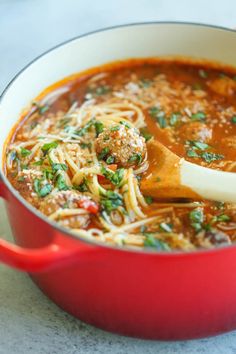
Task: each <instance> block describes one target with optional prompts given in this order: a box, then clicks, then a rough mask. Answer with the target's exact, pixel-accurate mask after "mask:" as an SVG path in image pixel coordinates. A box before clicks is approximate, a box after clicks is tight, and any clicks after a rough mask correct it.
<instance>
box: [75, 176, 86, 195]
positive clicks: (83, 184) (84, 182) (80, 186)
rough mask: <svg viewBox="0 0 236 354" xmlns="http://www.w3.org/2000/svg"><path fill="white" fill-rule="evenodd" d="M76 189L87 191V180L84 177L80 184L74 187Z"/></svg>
mask: <svg viewBox="0 0 236 354" xmlns="http://www.w3.org/2000/svg"><path fill="white" fill-rule="evenodd" d="M76 189H78V191H80V192H87V191H88V182H87V180H86V179H85V178H84V179H83V181H82V182H81V183H80V185H79V186H77V187H76Z"/></svg>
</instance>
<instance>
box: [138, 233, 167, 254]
mask: <svg viewBox="0 0 236 354" xmlns="http://www.w3.org/2000/svg"><path fill="white" fill-rule="evenodd" d="M144 235H145V236H146V239H145V240H144V246H145V247H151V248H155V249H157V250H160V251H169V250H170V247H169V246H168V245H167V244H166V243H165V242H164V241H161V240H158V239H157V238H155V237H154V234H153V233H148V232H147V233H144Z"/></svg>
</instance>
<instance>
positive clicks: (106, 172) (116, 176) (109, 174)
mask: <svg viewBox="0 0 236 354" xmlns="http://www.w3.org/2000/svg"><path fill="white" fill-rule="evenodd" d="M124 171H125V170H124V168H119V169H118V170H116V172H113V171H112V170H110V169H107V168H105V167H104V166H102V167H101V173H102V175H103V176H104V177H105V178H107V179H108V180H109V181H110V182H111V183H112V184H114V185H115V186H120V184H121V182H122V179H123V177H124Z"/></svg>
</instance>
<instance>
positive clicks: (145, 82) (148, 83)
mask: <svg viewBox="0 0 236 354" xmlns="http://www.w3.org/2000/svg"><path fill="white" fill-rule="evenodd" d="M151 84H152V81H151V80H149V79H141V80H140V86H141V87H144V88H148V87H150V86H151Z"/></svg>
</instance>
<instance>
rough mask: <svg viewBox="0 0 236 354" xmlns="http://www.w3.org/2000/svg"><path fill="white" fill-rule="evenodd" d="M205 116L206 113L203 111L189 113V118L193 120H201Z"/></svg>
mask: <svg viewBox="0 0 236 354" xmlns="http://www.w3.org/2000/svg"><path fill="white" fill-rule="evenodd" d="M205 118H206V115H205V113H204V112H200V111H199V112H197V113H194V114H192V115H191V120H193V121H202V120H204V119H205Z"/></svg>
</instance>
